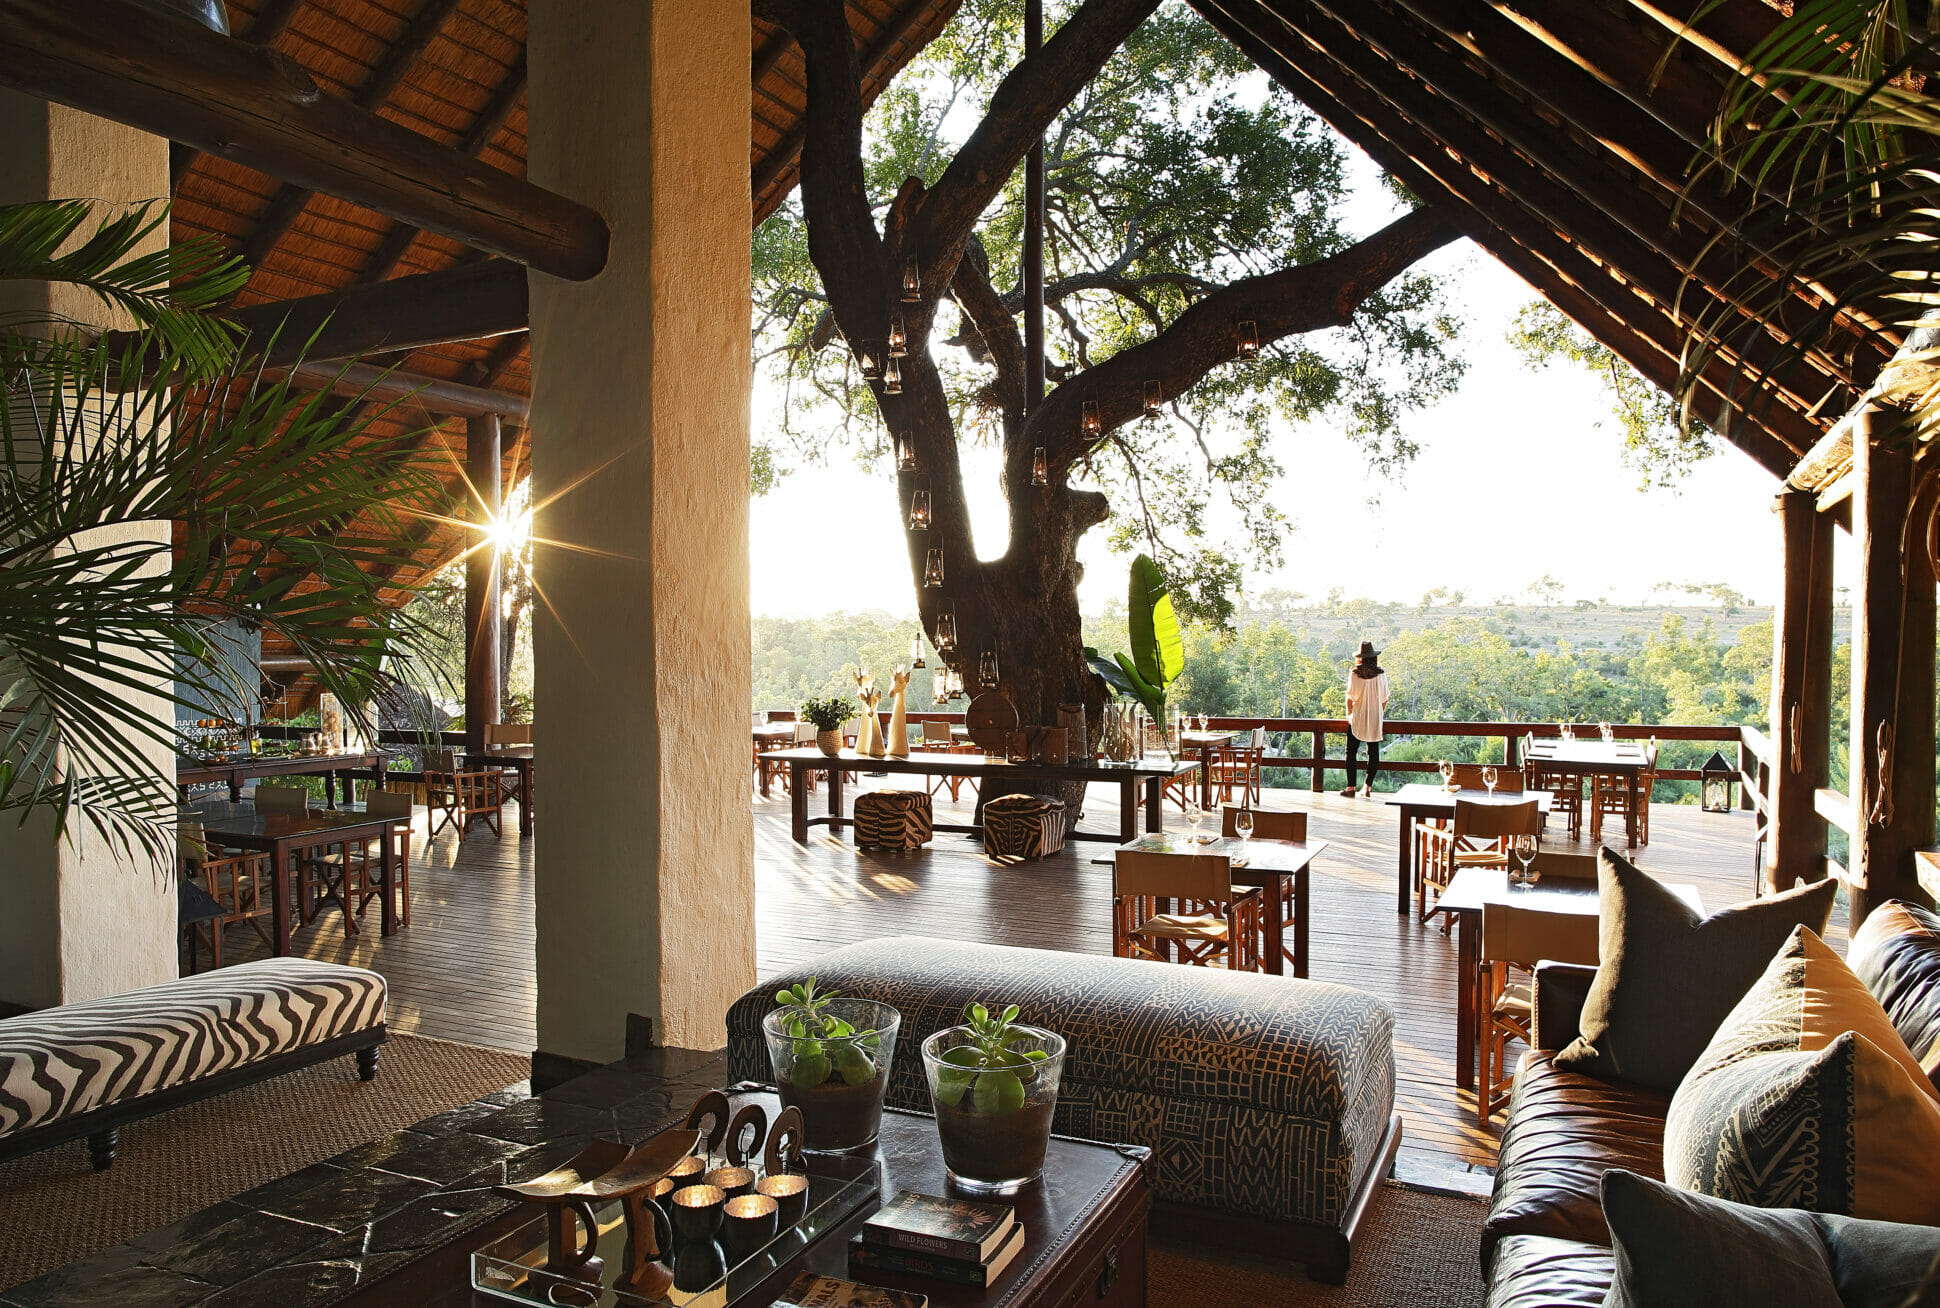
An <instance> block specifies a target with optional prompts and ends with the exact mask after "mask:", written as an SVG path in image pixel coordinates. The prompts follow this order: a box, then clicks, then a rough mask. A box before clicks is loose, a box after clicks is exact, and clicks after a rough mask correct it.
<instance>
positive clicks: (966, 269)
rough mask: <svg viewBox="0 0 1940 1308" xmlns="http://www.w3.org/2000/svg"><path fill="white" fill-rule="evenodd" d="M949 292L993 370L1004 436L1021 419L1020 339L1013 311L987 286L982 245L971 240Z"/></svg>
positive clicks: (987, 264)
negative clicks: (974, 330)
mask: <svg viewBox="0 0 1940 1308" xmlns="http://www.w3.org/2000/svg"><path fill="white" fill-rule="evenodd" d="M950 291H951V293H952V294H953V295H954V297H955V298H956V302H957V304H958V305H959V306H961V307H962V309H963V311H964V312H965V313H966V314H968V315H970V321H971V322H972V323H974V324H975V325H976V328H977V331H978V333H979V334H980V335H981V336H982V337H983V343H984V349H985V350H986V351H987V352H988V353H989V355H990V362H991V363H992V364H993V365H995V367H996V369H997V381H996V384H995V388H994V389H995V391H996V393H997V395H998V397H999V399H1000V402H1001V403H1002V405H1003V410H1004V433H1005V435H1006V437H1008V436H1009V434H1010V433H1011V432H1013V431H1015V430H1016V429H1017V427H1018V426H1019V424H1020V423H1021V422H1022V420H1023V417H1024V338H1023V337H1022V336H1021V335H1019V334H1018V331H1017V320H1016V319H1015V318H1014V317H1012V313H1013V310H1012V309H1011V308H1010V307H1009V306H1008V305H1006V304H1005V303H1004V301H1003V299H1002V298H1001V297H999V296H998V294H997V289H996V288H995V287H994V286H992V285H991V284H990V260H989V256H987V255H986V254H985V253H984V250H983V243H982V242H981V241H979V240H977V238H976V237H974V236H973V237H971V238H970V241H969V244H968V245H967V246H966V247H965V249H964V251H963V258H962V259H960V260H958V261H957V271H956V276H955V277H954V278H953V279H952V280H951V282H950Z"/></svg>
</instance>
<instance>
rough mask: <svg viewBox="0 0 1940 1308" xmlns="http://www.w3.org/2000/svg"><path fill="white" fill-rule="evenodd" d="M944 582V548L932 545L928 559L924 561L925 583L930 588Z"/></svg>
mask: <svg viewBox="0 0 1940 1308" xmlns="http://www.w3.org/2000/svg"><path fill="white" fill-rule="evenodd" d="M942 584H943V549H942V547H941V546H937V545H932V546H931V547H930V553H929V557H928V559H927V560H925V561H924V563H923V585H924V586H925V587H927V588H929V589H932V590H934V589H935V588H937V587H939V586H941V585H942Z"/></svg>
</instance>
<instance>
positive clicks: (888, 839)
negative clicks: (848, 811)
mask: <svg viewBox="0 0 1940 1308" xmlns="http://www.w3.org/2000/svg"><path fill="white" fill-rule="evenodd" d="M934 821H935V819H934V818H932V817H931V816H930V796H929V792H928V791H924V790H865V791H864V792H863V793H861V794H860V795H857V796H856V797H855V847H856V848H857V849H921V848H922V847H923V846H924V845H927V844H928V843H929V841H930V837H931V836H933V835H935V834H936V832H935V830H934V829H933V827H932V823H933V822H934Z"/></svg>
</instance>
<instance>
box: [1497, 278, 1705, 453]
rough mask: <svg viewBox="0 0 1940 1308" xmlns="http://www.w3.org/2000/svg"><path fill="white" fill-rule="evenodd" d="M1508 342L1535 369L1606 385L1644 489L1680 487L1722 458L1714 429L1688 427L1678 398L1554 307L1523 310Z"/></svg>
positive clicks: (1693, 422)
mask: <svg viewBox="0 0 1940 1308" xmlns="http://www.w3.org/2000/svg"><path fill="white" fill-rule="evenodd" d="M1508 341H1509V344H1511V345H1513V346H1515V347H1516V349H1517V350H1518V351H1520V352H1521V354H1522V357H1523V359H1524V360H1525V361H1526V362H1527V363H1528V364H1529V366H1530V367H1532V368H1538V369H1541V368H1547V367H1549V366H1550V365H1551V364H1553V363H1564V364H1570V365H1573V366H1576V367H1580V368H1585V369H1588V370H1589V371H1590V372H1591V373H1592V374H1594V375H1595V376H1596V377H1597V379H1598V380H1600V381H1601V382H1602V383H1603V390H1604V394H1605V395H1607V396H1608V397H1609V399H1610V407H1611V410H1612V412H1613V414H1614V415H1615V417H1616V419H1617V426H1618V429H1619V430H1620V431H1622V433H1623V458H1624V462H1625V463H1627V464H1629V465H1630V466H1631V467H1632V468H1634V469H1636V470H1637V473H1638V475H1639V476H1640V477H1641V478H1642V482H1641V485H1642V486H1643V487H1649V486H1652V485H1657V486H1675V485H1677V483H1678V482H1680V481H1681V480H1683V479H1684V477H1686V476H1687V475H1689V473H1690V471H1691V469H1692V468H1695V467H1696V466H1697V465H1698V464H1700V463H1702V462H1703V461H1704V460H1706V459H1708V458H1710V457H1711V456H1712V455H1713V454H1714V453H1716V452H1717V446H1716V445H1715V444H1714V443H1713V441H1712V439H1711V436H1712V433H1711V429H1710V428H1708V427H1706V426H1705V425H1704V424H1703V423H1702V422H1700V421H1699V420H1698V419H1696V418H1695V417H1693V418H1691V419H1690V420H1689V421H1688V422H1686V421H1685V415H1684V413H1683V412H1682V410H1681V407H1680V406H1679V404H1678V402H1677V400H1676V398H1675V397H1674V396H1672V395H1671V394H1670V393H1669V392H1668V391H1664V390H1660V389H1659V388H1658V387H1656V386H1654V385H1652V384H1651V383H1650V382H1649V381H1646V380H1645V379H1644V376H1643V374H1642V373H1640V372H1638V371H1637V370H1636V369H1635V368H1632V367H1631V366H1630V365H1629V364H1628V363H1625V362H1624V361H1623V360H1622V359H1621V358H1619V357H1618V356H1617V354H1616V352H1615V351H1613V350H1610V349H1608V348H1606V347H1605V346H1603V345H1601V344H1599V343H1598V342H1597V340H1596V339H1595V338H1594V337H1592V336H1591V335H1590V334H1589V333H1588V332H1586V331H1584V330H1583V329H1582V328H1581V327H1578V326H1577V325H1576V324H1575V323H1574V322H1571V321H1570V320H1569V318H1568V317H1566V316H1565V315H1564V314H1563V313H1562V312H1560V311H1559V310H1558V309H1557V308H1556V307H1555V306H1554V305H1552V304H1550V303H1549V301H1547V300H1532V301H1530V302H1529V303H1528V304H1525V305H1523V306H1522V308H1521V309H1519V310H1518V311H1517V312H1516V319H1515V322H1514V323H1513V324H1512V325H1511V326H1510V328H1509V334H1508ZM1597 425H1598V426H1602V424H1601V423H1599V424H1597Z"/></svg>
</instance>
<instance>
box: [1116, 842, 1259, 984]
mask: <svg viewBox="0 0 1940 1308" xmlns="http://www.w3.org/2000/svg"><path fill="white" fill-rule="evenodd" d="M1167 904H1170V905H1173V906H1176V907H1177V908H1178V909H1179V910H1180V911H1178V912H1160V911H1159V910H1160V908H1161V907H1162V906H1164V905H1167ZM1264 911H1265V906H1264V904H1263V902H1262V900H1261V897H1260V892H1259V889H1258V887H1254V886H1249V887H1246V888H1244V889H1240V888H1236V887H1235V886H1234V885H1233V865H1232V860H1231V859H1229V858H1227V857H1226V856H1225V855H1223V854H1158V853H1147V852H1141V851H1137V850H1120V851H1119V853H1118V857H1117V859H1116V860H1115V861H1114V863H1113V865H1112V953H1113V954H1114V955H1116V956H1117V957H1119V958H1144V959H1151V960H1153V961H1155V962H1173V961H1175V960H1174V958H1173V955H1174V954H1175V953H1176V954H1177V955H1178V957H1177V960H1176V961H1178V962H1182V963H1188V964H1191V965H1193V966H1196V967H1210V966H1212V965H1213V964H1214V963H1215V962H1217V963H1222V964H1224V965H1225V966H1226V967H1227V968H1228V969H1230V970H1232V971H1236V972H1258V971H1260V970H1261V968H1260V953H1259V940H1260V935H1261V915H1262V913H1263V912H1264Z"/></svg>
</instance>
